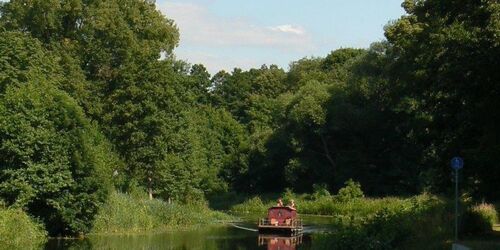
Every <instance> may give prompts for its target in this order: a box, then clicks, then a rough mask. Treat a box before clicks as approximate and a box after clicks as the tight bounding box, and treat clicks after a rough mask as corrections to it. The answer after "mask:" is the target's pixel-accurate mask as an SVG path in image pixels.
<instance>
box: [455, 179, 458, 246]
mask: <svg viewBox="0 0 500 250" xmlns="http://www.w3.org/2000/svg"><path fill="white" fill-rule="evenodd" d="M457 241H458V169H455V242H457Z"/></svg>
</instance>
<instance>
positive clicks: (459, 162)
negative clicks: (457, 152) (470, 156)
mask: <svg viewBox="0 0 500 250" xmlns="http://www.w3.org/2000/svg"><path fill="white" fill-rule="evenodd" d="M463 167H464V159H462V158H460V157H453V159H451V168H453V169H455V170H458V169H461V168H463Z"/></svg>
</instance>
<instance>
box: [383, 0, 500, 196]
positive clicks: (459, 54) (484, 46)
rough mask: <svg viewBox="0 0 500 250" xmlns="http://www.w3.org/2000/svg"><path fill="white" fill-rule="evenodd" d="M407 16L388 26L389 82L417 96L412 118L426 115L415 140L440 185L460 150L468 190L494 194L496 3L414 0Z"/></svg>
mask: <svg viewBox="0 0 500 250" xmlns="http://www.w3.org/2000/svg"><path fill="white" fill-rule="evenodd" d="M403 7H404V8H405V10H406V11H407V13H408V15H406V16H404V17H402V18H401V19H399V20H397V21H396V22H394V23H393V24H391V25H389V26H387V27H386V37H387V39H388V41H389V43H390V44H391V46H393V54H392V55H391V57H392V58H393V60H394V65H393V66H392V67H391V69H390V70H391V71H390V72H391V75H392V77H391V81H392V82H393V84H396V86H397V85H400V86H401V85H402V86H403V87H402V89H404V90H405V92H404V93H405V94H406V98H405V99H413V100H415V102H414V105H413V106H415V107H416V108H417V109H416V112H415V113H416V115H422V114H423V115H424V116H426V117H428V123H427V124H426V127H425V128H424V130H420V131H422V133H419V134H420V136H419V141H420V142H421V143H422V144H423V145H425V146H426V148H427V150H426V153H425V155H424V156H423V158H425V159H426V161H425V163H426V164H428V165H432V166H433V170H432V172H431V173H430V174H429V175H430V176H433V177H434V178H432V181H433V182H434V186H435V187H438V189H443V188H444V187H447V186H450V185H449V178H448V175H449V169H447V168H444V167H443V166H446V165H448V161H449V159H450V158H451V157H452V156H455V155H462V156H463V157H464V158H465V161H466V162H468V166H469V168H466V169H465V170H464V174H465V176H468V180H467V187H468V189H469V191H471V192H475V193H476V194H479V195H481V196H484V197H487V198H491V199H499V196H498V192H492V190H495V185H496V184H495V183H496V181H495V180H494V179H492V176H498V175H499V174H500V173H499V172H498V171H500V168H498V167H497V166H492V165H491V162H498V160H499V158H498V156H499V155H500V154H499V152H500V151H499V150H500V147H499V144H498V143H497V141H498V140H497V139H498V138H500V134H499V133H498V129H496V128H495V127H496V125H495V124H498V122H499V119H500V113H499V111H498V107H499V104H500V103H499V101H498V97H497V96H498V91H499V84H498V82H499V80H500V74H499V71H498V70H497V69H498V68H499V61H498V57H499V56H500V46H499V45H500V36H499V35H498V34H499V33H498V32H499V30H500V21H499V15H500V14H499V13H500V4H499V3H498V1H460V0H456V1H446V2H443V1H437V0H427V1H413V0H407V1H405V2H404V3H403Z"/></svg>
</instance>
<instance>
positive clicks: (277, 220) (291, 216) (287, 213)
mask: <svg viewBox="0 0 500 250" xmlns="http://www.w3.org/2000/svg"><path fill="white" fill-rule="evenodd" d="M296 218H297V210H295V209H293V208H291V207H271V208H269V209H268V210H267V220H268V221H269V223H270V224H271V225H276V226H277V225H289V224H291V221H292V220H295V219H296Z"/></svg>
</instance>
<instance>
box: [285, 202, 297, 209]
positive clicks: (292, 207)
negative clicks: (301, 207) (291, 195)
mask: <svg viewBox="0 0 500 250" xmlns="http://www.w3.org/2000/svg"><path fill="white" fill-rule="evenodd" d="M287 207H289V208H291V209H296V208H295V201H294V200H290V204H288V206H287Z"/></svg>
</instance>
